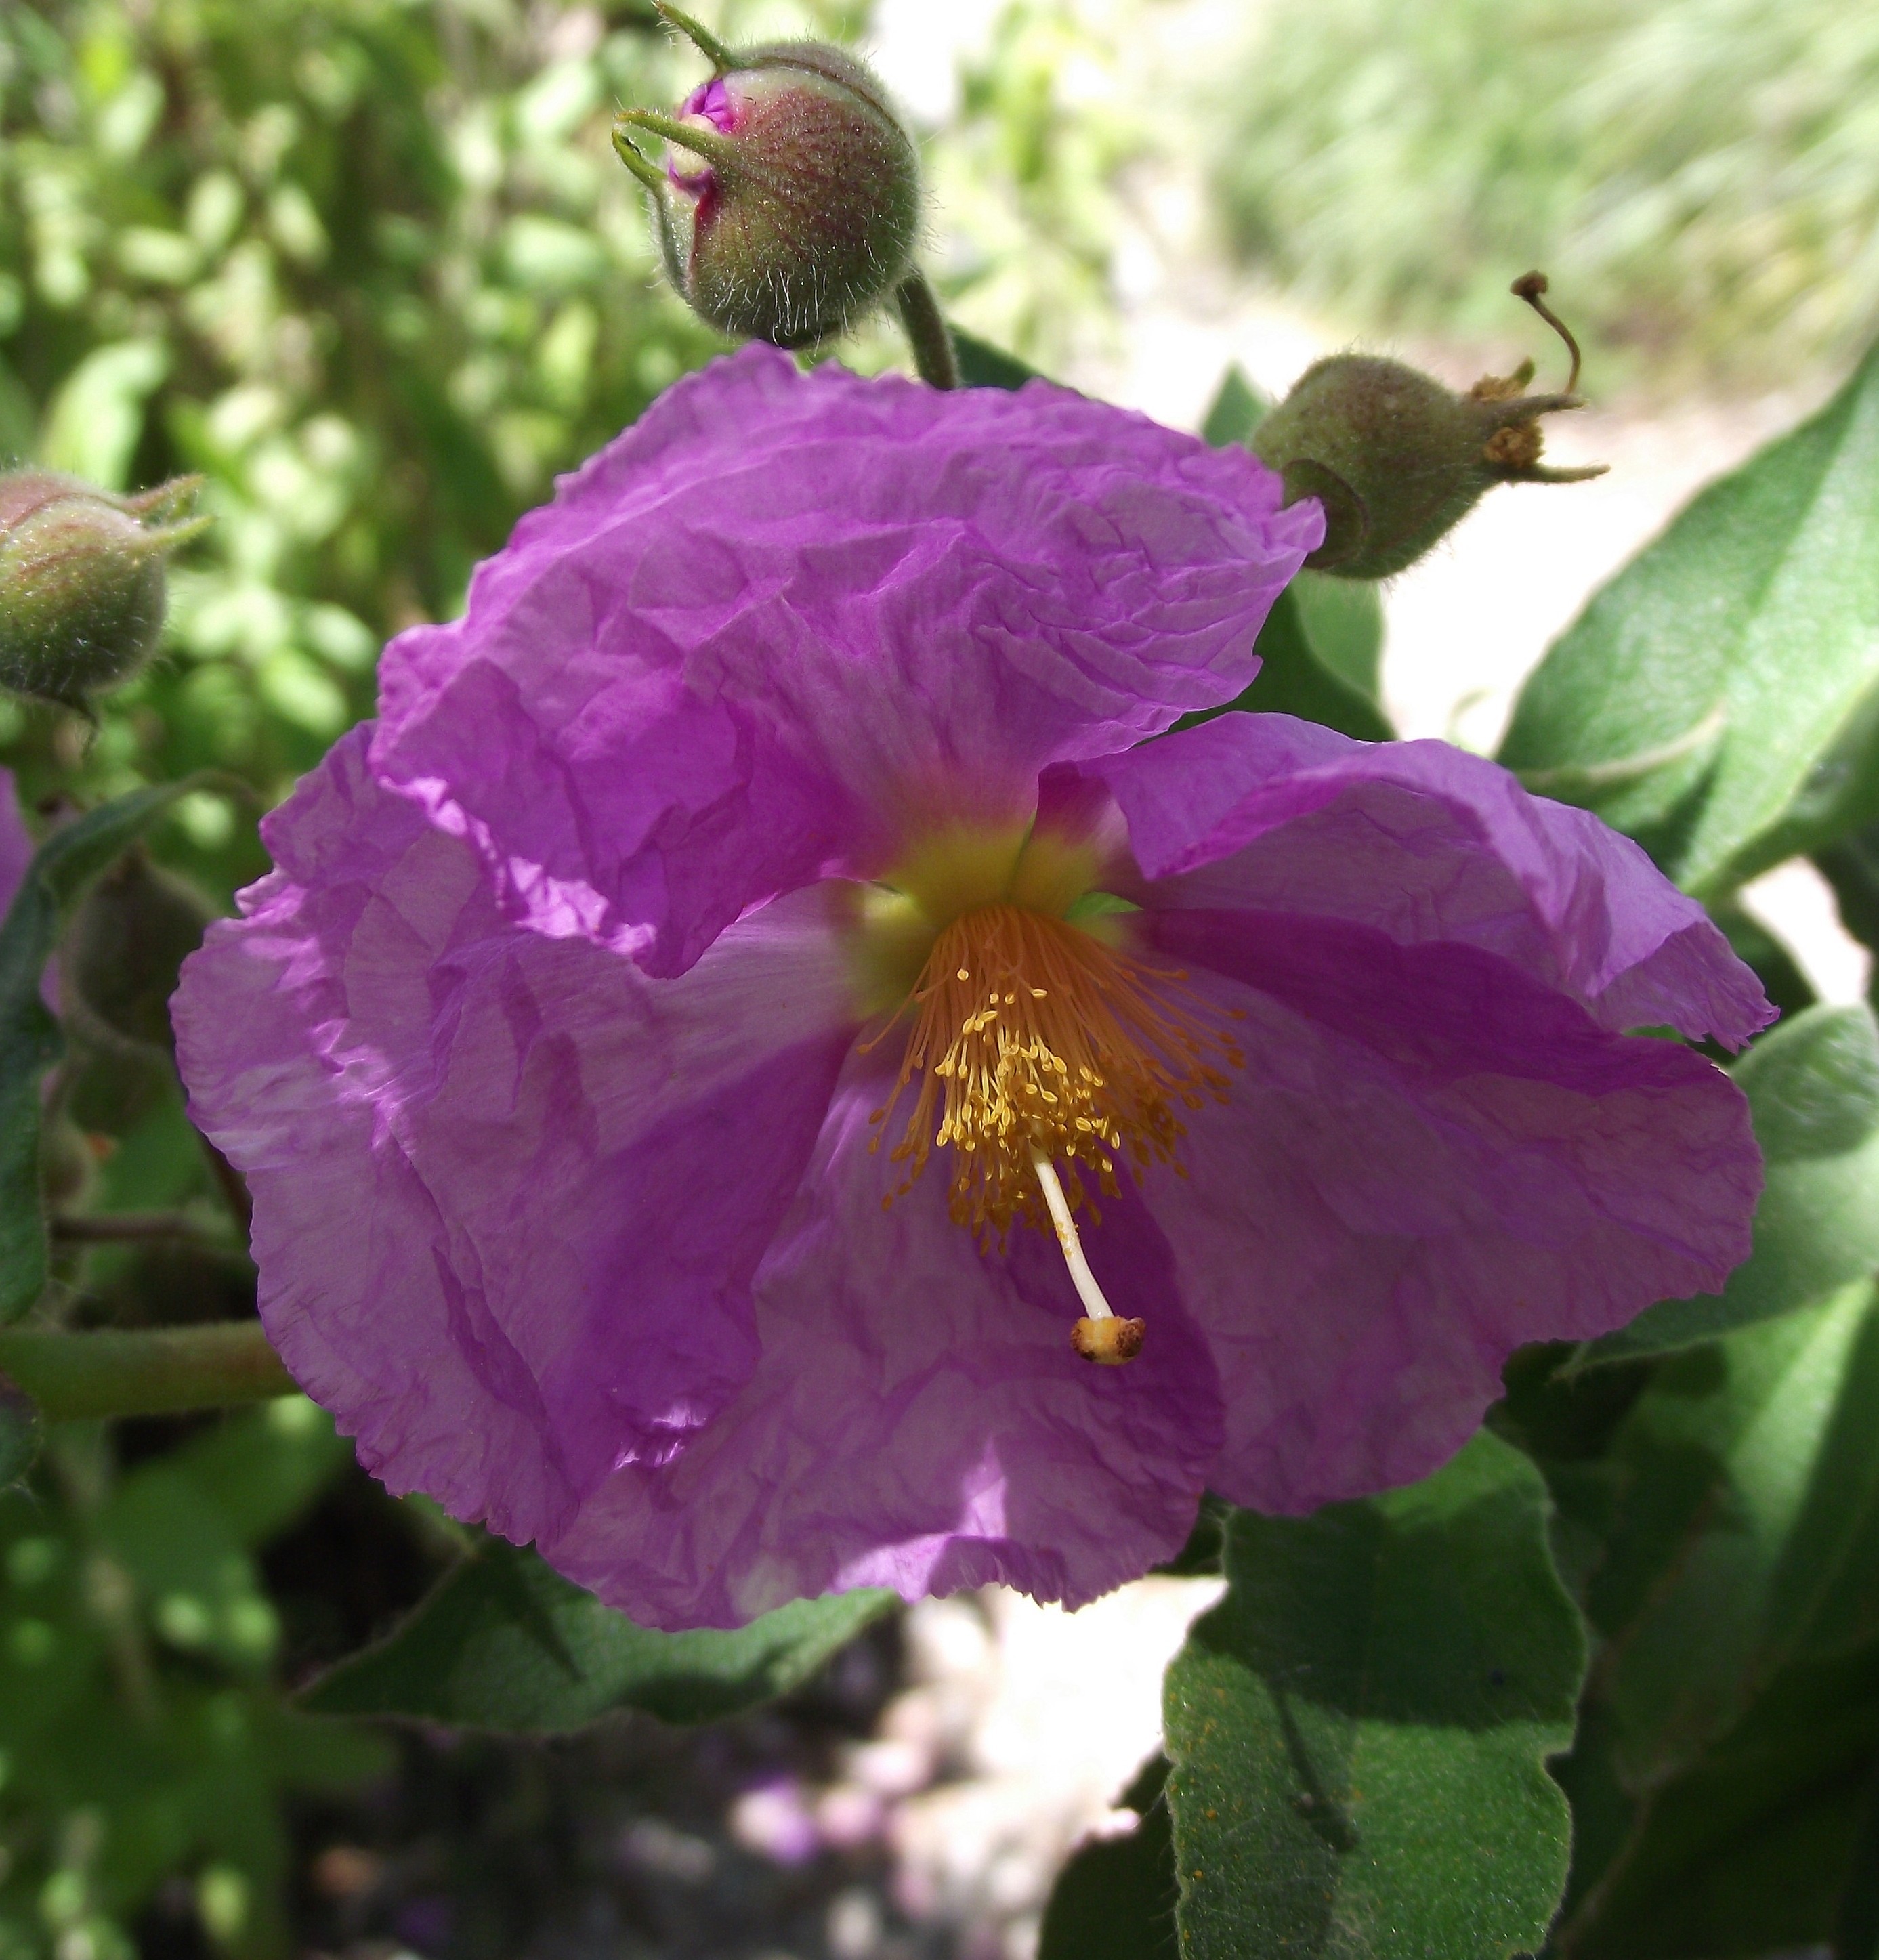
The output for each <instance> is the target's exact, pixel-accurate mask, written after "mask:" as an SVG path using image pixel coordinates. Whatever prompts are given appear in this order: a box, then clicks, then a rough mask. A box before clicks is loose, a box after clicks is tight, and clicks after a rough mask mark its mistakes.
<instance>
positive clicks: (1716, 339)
mask: <svg viewBox="0 0 1879 1960" xmlns="http://www.w3.org/2000/svg"><path fill="white" fill-rule="evenodd" d="M1215 183H1216V186H1217V189H1218V193H1219V196H1220V199H1221V205H1222V206H1223V208H1224V211H1225V215H1226V216H1227V218H1228V226H1229V230H1230V233H1231V237H1232V240H1233V242H1234V245H1235V247H1236V248H1237V250H1238V252H1239V253H1240V254H1241V256H1244V258H1245V259H1248V260H1249V261H1251V262H1252V263H1255V264H1257V265H1259V266H1263V267H1265V268H1267V269H1269V270H1270V271H1272V272H1273V273H1275V275H1277V276H1279V278H1282V279H1283V280H1285V281H1286V282H1288V283H1289V284H1291V285H1292V286H1293V287H1294V288H1295V289H1296V290H1297V291H1298V292H1299V293H1300V294H1301V296H1302V297H1304V298H1307V299H1308V300H1311V301H1315V302H1317V303H1320V304H1330V305H1332V306H1334V307H1337V308H1339V309H1341V310H1345V311H1346V312H1347V313H1349V314H1351V315H1352V316H1353V317H1355V318H1356V319H1358V320H1361V321H1364V322H1365V323H1368V324H1371V325H1372V326H1386V327H1400V326H1438V327H1441V328H1445V329H1454V330H1460V331H1461V332H1463V333H1476V332H1479V333H1486V332H1488V331H1490V330H1493V329H1500V328H1502V327H1504V326H1505V322H1506V320H1507V317H1508V314H1507V299H1506V291H1507V283H1508V280H1509V279H1510V278H1512V277H1513V276H1514V275H1515V274H1517V273H1519V272H1522V271H1524V270H1525V269H1527V267H1528V266H1533V265H1543V266H1545V268H1546V270H1547V272H1549V273H1550V274H1551V275H1552V276H1553V285H1554V290H1555V292H1556V295H1558V296H1559V304H1561V305H1562V307H1565V310H1566V311H1567V313H1568V317H1570V318H1571V319H1572V320H1573V322H1574V323H1575V326H1579V327H1581V329H1590V330H1591V336H1592V337H1593V338H1594V339H1596V340H1597V341H1599V342H1603V343H1604V345H1605V346H1606V347H1607V348H1610V349H1616V348H1626V349H1629V350H1630V351H1631V352H1632V353H1633V354H1634V355H1635V356H1636V357H1637V358H1639V361H1642V362H1648V363H1649V364H1651V365H1652V366H1654V367H1655V368H1658V369H1659V370H1660V371H1670V372H1676V371H1680V370H1687V369H1689V368H1692V367H1693V366H1694V365H1695V364H1699V363H1700V364H1703V365H1704V366H1705V367H1706V368H1708V369H1709V371H1711V372H1712V374H1717V375H1720V376H1721V377H1724V378H1726V379H1731V380H1748V381H1758V382H1759V381H1767V380H1776V381H1779V380H1782V379H1784V378H1785V377H1788V375H1790V374H1792V373H1793V372H1794V371H1795V369H1796V368H1798V367H1801V366H1804V365H1805V364H1809V363H1811V362H1814V361H1842V360H1844V359H1846V358H1849V357H1850V356H1851V355H1852V354H1854V353H1855V352H1858V349H1859V348H1860V347H1861V345H1863V344H1864V342H1865V340H1866V339H1868V338H1869V337H1870V335H1871V331H1872V328H1873V326H1874V320H1875V319H1876V318H1879V11H1874V9H1873V8H1871V7H1861V6H1852V7H1849V6H1846V5H1842V4H1839V0H1787V4H1785V5H1779V6H1777V5H1771V4H1769V0H1275V4H1274V5H1272V8H1270V10H1269V11H1268V12H1266V14H1265V15H1264V17H1263V19H1262V21H1261V23H1260V27H1259V28H1258V30H1256V33H1255V34H1254V36H1253V39H1252V40H1251V41H1250V43H1249V45H1248V46H1247V50H1246V52H1244V55H1243V56H1242V57H1241V58H1240V59H1239V60H1238V61H1237V63H1235V64H1234V66H1233V68H1232V69H1231V82H1230V84H1228V94H1227V107H1226V115H1225V123H1224V128H1223V131H1222V134H1221V138H1220V141H1219V145H1218V153H1217V156H1216V160H1215Z"/></svg>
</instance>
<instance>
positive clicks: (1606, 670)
mask: <svg viewBox="0 0 1879 1960" xmlns="http://www.w3.org/2000/svg"><path fill="white" fill-rule="evenodd" d="M1501 759H1502V761H1503V762H1505V763H1506V764H1507V765H1508V767H1509V768H1512V769H1514V770H1516V771H1518V772H1519V773H1520V774H1521V776H1522V777H1523V778H1524V780H1525V781H1527V784H1529V786H1530V787H1531V788H1535V789H1538V790H1541V791H1544V792H1545V793H1546V794H1549V795H1551V796H1556V797H1565V798H1566V799H1568V800H1571V801H1573V802H1578V803H1585V804H1587V805H1588V806H1589V807H1591V808H1592V809H1594V810H1597V811H1598V813H1600V815H1601V816H1604V817H1605V818H1606V819H1607V820H1608V821H1609V822H1610V823H1613V824H1616V826H1618V827H1619V829H1623V830H1627V831H1629V832H1632V834H1633V835H1636V836H1638V837H1639V838H1642V840H1643V841H1644V842H1645V843H1646V844H1647V845H1648V847H1649V848H1651V851H1652V853H1653V854H1654V855H1655V856H1656V857H1657V858H1658V861H1659V862H1660V863H1661V864H1663V865H1664V867H1665V868H1666V869H1667V870H1669V871H1670V873H1671V874H1672V875H1673V876H1674V877H1675V878H1676V879H1677V881H1678V883H1680V884H1682V885H1683V886H1685V887H1686V889H1689V890H1691V891H1694V892H1698V893H1705V894H1709V893H1717V892H1721V891H1725V890H1727V889H1729V888H1730V887H1731V886H1733V885H1735V884H1737V883H1740V881H1741V880H1744V878H1747V877H1752V876H1753V874H1754V873H1756V871H1757V870H1761V869H1763V868H1764V867H1766V866H1768V865H1769V864H1775V863H1778V862H1779V861H1780V860H1781V859H1782V858H1786V857H1789V856H1791V855H1792V854H1794V853H1795V852H1796V851H1804V850H1809V849H1812V848H1815V847H1816V846H1817V845H1820V844H1823V843H1824V842H1828V841H1830V839H1832V838H1834V837H1836V836H1838V835H1842V834H1843V833H1844V832H1846V831H1848V830H1850V829H1853V828H1854V827H1855V826H1857V825H1858V824H1860V823H1864V822H1866V821H1868V820H1870V819H1871V818H1873V817H1874V816H1876V815H1879V348H1875V349H1874V351H1873V352H1871V353H1870V354H1869V355H1868V356H1867V358H1866V359H1865V361H1864V362H1863V363H1862V364H1861V366H1860V368H1858V371H1856V372H1855V374H1854V375H1853V376H1852V378H1851V379H1850V380H1849V381H1848V382H1847V383H1846V386H1845V387H1843V388H1842V390H1840V392H1839V393H1838V394H1837V395H1836V396H1834V398H1833V400H1832V401H1831V402H1830V403H1828V404H1827V406H1826V407H1825V408H1824V409H1822V410H1821V411H1820V413H1819V414H1818V415H1815V416H1814V418H1812V419H1811V420H1810V421H1808V422H1805V423H1804V424H1803V425H1801V427H1800V428H1798V429H1795V431H1792V432H1791V434H1788V435H1785V436H1784V437H1782V438H1780V439H1779V441H1775V442H1773V443H1771V444H1769V446H1768V447H1766V448H1765V449H1763V450H1761V451H1760V453H1758V454H1757V455H1756V456H1755V457H1753V458H1752V459H1751V460H1750V461H1749V462H1748V463H1747V464H1745V465H1744V466H1743V467H1742V468H1741V469H1739V470H1737V471H1736V472H1735V473H1734V474H1733V475H1731V476H1726V477H1725V478H1723V479H1721V481H1720V482H1716V483H1714V484H1712V485H1710V487H1709V488H1708V489H1706V490H1705V491H1704V492H1702V494H1701V495H1699V497H1698V498H1696V500H1695V501H1694V502H1693V503H1692V504H1690V506H1689V507H1688V508H1687V509H1686V510H1685V511H1683V514H1682V515H1681V516H1680V517H1678V518H1677V520H1676V521H1675V522H1674V523H1673V524H1672V525H1671V526H1670V529H1669V530H1667V531H1666V532H1665V533H1664V535H1663V536H1661V538H1659V539H1658V540H1657V541H1656V543H1654V544H1652V545H1651V546H1648V548H1647V549H1645V551H1644V552H1642V554H1641V555H1639V557H1637V558H1634V559H1633V560H1632V562H1631V563H1630V564H1629V565H1627V566H1626V568H1625V569H1624V570H1623V571H1621V572H1619V574H1618V575H1617V576H1616V578H1613V580H1612V581H1610V583H1609V584H1607V585H1606V586H1605V587H1604V589H1603V590H1601V591H1600V592H1599V593H1597V595H1596V596H1595V597H1594V598H1593V600H1591V603H1590V604H1589V605H1588V606H1587V607H1586V609H1585V610H1584V613H1581V615H1580V616H1579V618H1578V620H1577V621H1575V623H1574V624H1573V625H1572V627H1570V628H1568V631H1567V632H1566V633H1565V636H1564V637H1563V638H1562V639H1560V640H1559V641H1558V642H1557V643H1556V644H1555V645H1554V646H1553V649H1552V651H1550V652H1549V654H1547V656H1546V660H1544V661H1543V663H1541V665H1540V668H1539V670H1537V673H1535V674H1534V675H1533V679H1531V680H1530V682H1529V683H1527V687H1526V689H1525V690H1524V692H1523V693H1522V695H1521V698H1520V702H1519V704H1518V707H1517V708H1516V710H1515V712H1514V720H1513V724H1512V726H1511V727H1510V729H1509V730H1508V737H1507V740H1506V742H1505V744H1504V745H1503V746H1502V752H1501Z"/></svg>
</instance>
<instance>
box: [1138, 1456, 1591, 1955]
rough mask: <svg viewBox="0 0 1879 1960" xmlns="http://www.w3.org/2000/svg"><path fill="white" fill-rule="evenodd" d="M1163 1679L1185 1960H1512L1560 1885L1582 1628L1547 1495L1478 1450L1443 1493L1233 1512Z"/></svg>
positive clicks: (1547, 1916)
mask: <svg viewBox="0 0 1879 1960" xmlns="http://www.w3.org/2000/svg"><path fill="white" fill-rule="evenodd" d="M1227 1570H1228V1577H1229V1580H1230V1581H1231V1587H1230V1589H1229V1591H1228V1595H1227V1597H1226V1599H1225V1600H1224V1601H1223V1602H1221V1605H1219V1606H1218V1607H1217V1608H1215V1610H1214V1611H1213V1612H1211V1613H1209V1614H1207V1615H1205V1616H1204V1617H1203V1618H1202V1619H1201V1620H1200V1621H1198V1622H1197V1623H1196V1626H1195V1628H1194V1629H1193V1633H1192V1634H1190V1637H1189V1639H1188V1643H1187V1645H1186V1647H1185V1648H1183V1650H1182V1652H1181V1653H1180V1654H1179V1655H1178V1656H1177V1657H1176V1659H1175V1662H1174V1666H1173V1667H1172V1668H1171V1669H1170V1670H1169V1674H1168V1681H1167V1696H1166V1717H1167V1739H1168V1753H1169V1755H1170V1757H1171V1758H1173V1761H1174V1771H1173V1774H1172V1775H1171V1776H1170V1779H1169V1782H1168V1796H1169V1801H1170V1805H1171V1806H1172V1809H1173V1813H1174V1847H1175V1857H1176V1864H1177V1871H1178V1873H1179V1878H1180V1890H1181V1899H1180V1927H1181V1951H1182V1953H1183V1956H1185V1960H1266V1956H1272V1960H1279V1956H1285V1960H1302V1956H1306V1955H1327V1956H1329V1955H1339V1956H1343V1955H1355V1954H1362V1955H1365V1956H1366V1960H1398V1956H1402V1960H1409V1956H1414V1960H1476V1956H1479V1960H1501V1956H1502V1955H1506V1954H1508V1953H1510V1952H1517V1951H1518V1952H1530V1951H1536V1950H1537V1949H1538V1947H1539V1946H1540V1943H1541V1941H1542V1940H1543V1939H1544V1937H1545V1935H1546V1927H1547V1925H1548V1923H1549V1921H1550V1920H1551V1919H1552V1917H1553V1909H1554V1908H1555V1906H1556V1904H1557V1902H1558V1900H1559V1894H1560V1890H1561V1888H1562V1885H1564V1883H1565V1876H1566V1863H1567V1848H1568V1818H1567V1814H1566V1807H1565V1799H1564V1798H1563V1797H1562V1796H1561V1794H1560V1792H1559V1788H1558V1787H1557V1785H1556V1784H1555V1783H1553V1780H1551V1778H1550V1777H1549V1776H1548V1775H1547V1774H1546V1758H1547V1757H1548V1756H1549V1755H1553V1754H1554V1753H1556V1752H1559V1751H1560V1750H1562V1749H1564V1748H1565V1747H1567V1745H1568V1744H1569V1742H1570V1741H1571V1739H1572V1720H1573V1704H1574V1701H1575V1698H1576V1695H1577V1693H1578V1684H1579V1679H1580V1676H1581V1673H1582V1672H1583V1670H1584V1659H1585V1656H1584V1637H1583V1634H1582V1631H1581V1627H1580V1624H1579V1621H1578V1615H1576V1614H1575V1612H1574V1610H1573V1608H1572V1603H1571V1602H1570V1601H1569V1600H1568V1599H1567V1598H1566V1596H1565V1593H1564V1592H1563V1590H1562V1589H1561V1586H1560V1585H1559V1580H1558V1578H1557V1577H1556V1575H1555V1573H1554V1572H1553V1566H1552V1564H1551V1561H1550V1560H1549V1558H1548V1555H1547V1551H1546V1491H1545V1487H1544V1486H1543V1484H1542V1483H1541V1481H1540V1477H1539V1475H1538V1473H1537V1472H1536V1471H1535V1470H1534V1468H1533V1466H1532V1465H1531V1464H1530V1463H1529V1462H1527V1459H1526V1458H1525V1457H1524V1456H1521V1454H1520V1453H1519V1452H1518V1451H1517V1450H1515V1449H1512V1448H1511V1447H1510V1446H1508V1445H1507V1444H1505V1443H1502V1442H1501V1441H1500V1440H1498V1438H1496V1437H1493V1436H1492V1435H1489V1434H1486V1433H1483V1434H1482V1435H1479V1436H1478V1437H1476V1439H1475V1440H1473V1442H1472V1443H1470V1444H1469V1445H1468V1446H1467V1448H1466V1449H1463V1451H1462V1453H1460V1456H1457V1457H1456V1458H1455V1459H1454V1461H1453V1462H1451V1463H1450V1464H1449V1465H1447V1467H1446V1468H1444V1469H1442V1470H1441V1471H1438V1472H1437V1473H1436V1474H1435V1475H1434V1476H1433V1477H1431V1478H1426V1479H1425V1481H1423V1482H1422V1483H1420V1484H1416V1485H1413V1486H1412V1487H1411V1488H1409V1489H1407V1490H1403V1491H1393V1492H1391V1493H1390V1494H1387V1495H1385V1496H1384V1497H1377V1498H1373V1499H1371V1500H1369V1501H1368V1502H1366V1503H1352V1504H1336V1505H1331V1506H1328V1507H1326V1508H1325V1509H1324V1510H1321V1511H1320V1512H1318V1513H1316V1514H1315V1515H1314V1516H1311V1517H1308V1518H1302V1519H1269V1518H1263V1517H1258V1516H1253V1515H1252V1514H1251V1513H1245V1512H1242V1513H1238V1514H1237V1515H1236V1516H1235V1517H1234V1519H1233V1523H1232V1526H1231V1531H1230V1533H1229V1537H1228V1554H1227Z"/></svg>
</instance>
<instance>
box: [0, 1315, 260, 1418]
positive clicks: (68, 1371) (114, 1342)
mask: <svg viewBox="0 0 1879 1960" xmlns="http://www.w3.org/2000/svg"><path fill="white" fill-rule="evenodd" d="M0 1373H4V1374H5V1376H7V1377H8V1379H11V1381H12V1383H14V1386H16V1387H18V1388H19V1389H22V1390H24V1392H25V1393H26V1394H27V1395H30V1397H31V1398H32V1399H33V1401H34V1402H37V1404H38V1405H39V1408H40V1413H41V1414H43V1416H44V1417H45V1418H46V1421H48V1422H70V1421H75V1420H76V1419H78V1418H81V1417H90V1418H98V1417H108V1416H125V1415H174V1414H179V1413H180V1412H181V1411H184V1410H186V1409H205V1408H231V1407H233V1406H234V1405H236V1404H237V1403H241V1402H266V1401H269V1400H271V1399H272V1398H273V1397H275V1396H276V1395H291V1394H293V1393H294V1392H295V1385H294V1379H293V1377H292V1376H291V1375H289V1374H288V1372H287V1370H285V1368H284V1367H282V1365H281V1361H280V1357H279V1356H278V1355H277V1354H275V1352H274V1351H273V1349H272V1348H270V1347H269V1345H268V1343H267V1336H266V1334H265V1333H263V1331H262V1328H261V1323H260V1322H259V1321H258V1320H234V1321H215V1322H211V1323H210V1324H209V1325H207V1326H205V1327H160V1328H151V1329H150V1330H148V1332H142V1331H140V1332H135V1333H132V1332H123V1331H119V1330H116V1329H105V1330H102V1331H100V1332H97V1333H95V1334H71V1333H66V1332H63V1331H62V1330H60V1329H58V1328H48V1327H8V1328H0Z"/></svg>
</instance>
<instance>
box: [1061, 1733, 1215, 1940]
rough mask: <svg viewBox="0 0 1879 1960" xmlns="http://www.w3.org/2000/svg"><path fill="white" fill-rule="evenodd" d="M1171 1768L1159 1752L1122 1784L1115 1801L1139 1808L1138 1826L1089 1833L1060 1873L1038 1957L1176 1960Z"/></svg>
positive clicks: (1121, 1804) (1129, 1807) (1130, 1808)
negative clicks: (1118, 1832) (1166, 1788)
mask: <svg viewBox="0 0 1879 1960" xmlns="http://www.w3.org/2000/svg"><path fill="white" fill-rule="evenodd" d="M1167 1769H1168V1765H1167V1758H1166V1757H1164V1756H1157V1757H1156V1758H1154V1760H1153V1761H1151V1762H1150V1763H1149V1764H1148V1765H1147V1767H1146V1768H1145V1769H1144V1770H1143V1771H1142V1774H1140V1775H1139V1776H1138V1777H1136V1779H1135V1781H1134V1783H1132V1784H1131V1785H1130V1787H1129V1789H1128V1790H1126V1792H1124V1793H1123V1796H1122V1798H1121V1799H1120V1802H1119V1804H1118V1806H1117V1807H1118V1808H1119V1809H1129V1810H1133V1811H1135V1812H1137V1813H1138V1814H1139V1815H1140V1817H1141V1819H1142V1822H1141V1823H1140V1824H1139V1825H1138V1826H1137V1827H1136V1828H1135V1830H1134V1831H1132V1832H1130V1833H1129V1835H1128V1836H1127V1837H1126V1838H1095V1839H1092V1840H1091V1841H1090V1842H1089V1843H1088V1844H1084V1845H1082V1846H1081V1847H1080V1848H1079V1849H1078V1850H1077V1851H1076V1853H1075V1854H1074V1855H1073V1856H1072V1858H1071V1860H1070V1861H1069V1863H1068V1864H1066V1865H1065V1866H1064V1868H1063V1869H1062V1871H1061V1872H1060V1873H1059V1874H1058V1875H1057V1882H1056V1885H1054V1886H1053V1887H1052V1888H1051V1893H1050V1898H1049V1902H1048V1904H1046V1906H1045V1908H1044V1923H1043V1929H1042V1931H1041V1932H1040V1934H1039V1936H1038V1945H1037V1960H1179V1955H1180V1942H1179V1940H1178V1939H1177V1936H1176V1932H1175V1924H1174V1908H1175V1899H1176V1895H1177V1888H1176V1886H1175V1882H1174V1835H1173V1832H1172V1829H1171V1828H1170V1825H1169V1822H1168V1806H1167V1799H1166V1797H1165V1796H1164V1795H1163V1794H1162V1786H1163V1784H1164V1783H1165V1782H1166V1780H1167Z"/></svg>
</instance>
